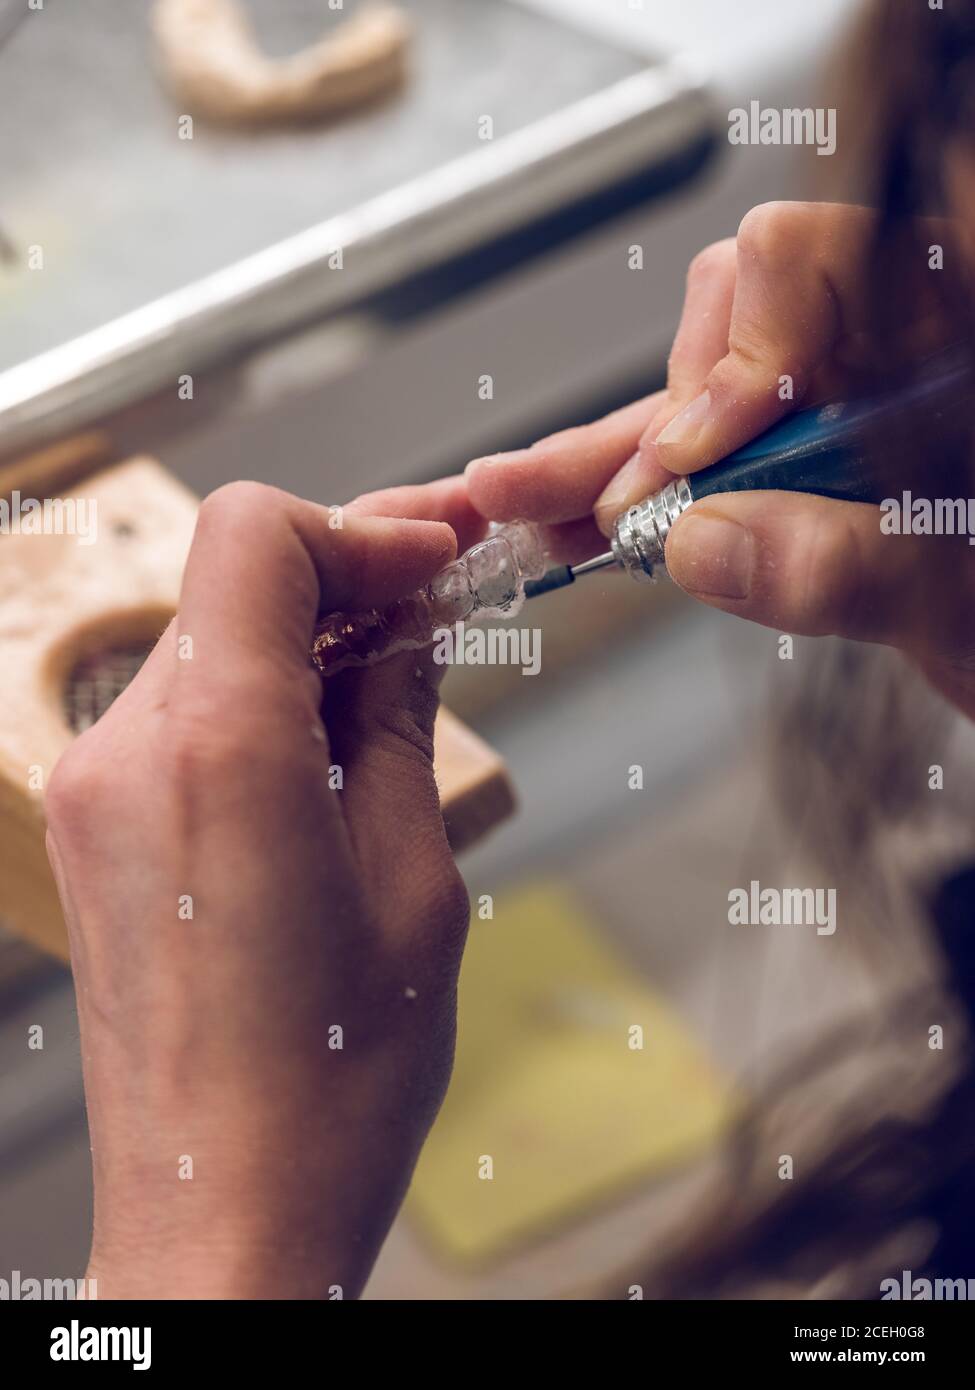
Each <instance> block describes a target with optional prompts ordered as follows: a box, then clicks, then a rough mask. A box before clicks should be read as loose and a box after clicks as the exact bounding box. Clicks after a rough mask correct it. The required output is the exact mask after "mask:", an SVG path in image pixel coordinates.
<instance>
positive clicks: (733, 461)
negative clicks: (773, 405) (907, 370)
mask: <svg viewBox="0 0 975 1390" xmlns="http://www.w3.org/2000/svg"><path fill="white" fill-rule="evenodd" d="M971 390H972V378H971V369H970V367H969V366H968V364H967V363H965V362H963V361H962V360H960V359H959V358H958V357H957V356H955V355H946V356H942V357H940V358H938V359H935V360H934V361H933V362H932V363H931V364H929V366H928V368H927V369H926V370H925V371H923V372H922V373H921V375H920V376H919V377H918V379H917V380H916V381H915V382H913V383H912V384H911V385H910V386H909V387H908V388H906V389H905V390H904V391H902V392H900V393H899V394H897V395H895V396H881V397H872V398H869V399H864V400H856V401H847V402H843V403H840V404H836V405H821V406H813V407H812V408H811V409H809V410H800V411H798V412H797V413H796V414H795V415H790V416H789V417H788V418H787V419H785V420H783V421H781V422H780V423H779V424H777V425H773V426H772V428H771V429H770V430H766V432H765V433H764V434H762V435H759V437H758V438H757V439H753V440H752V442H751V443H750V444H746V445H745V446H744V448H742V449H736V450H735V452H734V453H733V454H729V455H728V457H727V458H724V459H722V460H721V461H720V462H719V463H716V464H713V465H712V467H710V468H705V469H702V470H701V472H700V473H691V474H690V475H689V476H688V482H689V484H690V489H691V495H692V497H693V498H694V500H695V501H697V500H698V498H701V497H709V496H711V495H713V494H714V493H716V492H754V491H758V490H760V489H776V490H779V489H783V490H785V491H788V492H815V493H818V494H819V495H820V496H821V497H839V498H845V499H846V500H847V501H850V502H882V501H884V499H885V498H887V497H889V496H890V495H891V479H890V476H889V472H888V470H887V468H886V460H884V459H883V458H878V457H877V450H876V447H875V441H876V438H877V435H878V432H879V428H880V425H881V422H882V423H883V426H884V428H885V429H886V430H888V431H889V430H890V428H891V424H892V421H895V420H896V417H897V415H898V414H899V413H901V412H903V414H904V417H905V418H917V417H918V416H921V417H923V418H924V419H925V421H926V424H929V425H930V428H931V431H932V434H933V435H934V436H935V437H936V436H937V434H938V430H937V425H938V421H939V418H940V419H942V420H943V422H944V424H945V426H947V427H948V428H950V426H951V424H952V422H953V421H956V420H957V419H958V418H959V415H960V414H961V412H960V411H959V409H958V407H959V406H962V405H963V404H964V401H965V396H966V395H970V393H971ZM945 433H947V429H946V430H945Z"/></svg>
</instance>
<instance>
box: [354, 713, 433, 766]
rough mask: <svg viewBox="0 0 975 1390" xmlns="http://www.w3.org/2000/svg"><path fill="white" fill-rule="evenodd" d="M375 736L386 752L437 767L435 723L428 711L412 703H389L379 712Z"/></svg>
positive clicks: (375, 718)
mask: <svg viewBox="0 0 975 1390" xmlns="http://www.w3.org/2000/svg"><path fill="white" fill-rule="evenodd" d="M370 732H371V736H372V738H373V740H374V742H375V743H376V744H378V746H379V747H380V748H381V750H382V751H383V752H385V753H390V754H392V755H394V756H395V757H400V758H404V759H406V760H407V761H408V762H411V763H414V764H419V765H420V766H422V767H424V768H432V767H433V724H432V718H428V717H427V715H426V714H425V713H421V712H418V711H415V710H413V709H410V708H409V707H408V706H405V705H399V706H385V707H383V708H381V709H379V710H377V711H376V712H375V716H374V723H373V724H372V725H371V730H370Z"/></svg>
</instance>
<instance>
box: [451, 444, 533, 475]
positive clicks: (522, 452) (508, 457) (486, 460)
mask: <svg viewBox="0 0 975 1390" xmlns="http://www.w3.org/2000/svg"><path fill="white" fill-rule="evenodd" d="M529 462H534V459H533V458H532V457H531V450H530V449H512V450H511V451H510V452H509V453H507V454H485V455H484V456H483V457H482V458H478V459H471V461H470V463H469V464H468V465H467V467H466V468H465V469H464V472H465V473H470V471H471V469H473V468H482V467H487V468H497V467H504V466H505V465H507V464H516V463H529Z"/></svg>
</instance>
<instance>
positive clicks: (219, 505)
mask: <svg viewBox="0 0 975 1390" xmlns="http://www.w3.org/2000/svg"><path fill="white" fill-rule="evenodd" d="M276 496H277V489H276V488H273V487H267V486H266V485H265V484H264V483H255V482H248V481H241V482H235V483H224V485H223V486H222V487H218V488H216V489H215V491H213V492H211V493H209V494H208V495H207V496H206V497H204V499H203V501H202V502H201V503H200V510H199V513H198V517H197V529H198V530H199V529H205V530H209V529H211V528H216V527H219V528H223V527H230V526H234V525H238V524H239V523H240V522H242V521H244V520H246V519H247V518H248V517H252V516H255V515H258V514H259V515H261V516H266V515H267V511H268V507H269V506H270V505H271V504H272V502H273V500H274V498H275V497H276Z"/></svg>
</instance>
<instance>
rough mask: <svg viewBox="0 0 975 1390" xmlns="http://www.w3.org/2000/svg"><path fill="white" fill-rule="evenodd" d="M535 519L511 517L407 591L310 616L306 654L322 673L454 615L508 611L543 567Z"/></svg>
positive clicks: (366, 659) (412, 642) (374, 656)
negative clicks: (313, 622) (385, 602)
mask: <svg viewBox="0 0 975 1390" xmlns="http://www.w3.org/2000/svg"><path fill="white" fill-rule="evenodd" d="M545 560H546V557H545V549H544V547H543V545H542V541H541V536H540V533H539V530H538V528H537V527H536V526H533V525H532V523H531V522H528V521H511V522H508V523H507V524H506V525H504V526H493V527H492V530H491V534H490V535H488V536H487V537H486V538H485V539H484V540H483V541H478V543H477V545H472V546H471V548H470V550H467V551H465V552H464V554H463V555H461V556H459V557H458V559H456V560H454V561H453V562H452V563H451V564H449V565H446V566H445V567H444V568H443V569H442V570H440V572H439V573H438V574H435V575H434V577H433V579H431V581H430V583H429V584H428V585H427V586H426V587H425V588H423V589H418V590H417V592H416V593H415V594H411V595H410V597H409V598H405V599H400V600H398V601H397V602H396V603H391V604H389V606H388V607H386V608H383V609H378V608H370V609H367V610H366V611H365V612H364V613H330V614H329V615H328V616H327V617H326V618H323V619H322V621H321V622H320V623H319V624H318V626H317V628H316V629H315V637H314V640H313V642H312V647H311V659H312V661H313V663H314V664H315V665H316V666H317V667H318V669H319V670H320V671H321V672H322V673H323V674H325V675H332V674H333V673H334V672H336V671H341V670H343V669H344V668H345V667H346V666H371V665H372V664H373V663H374V662H377V661H385V660H386V658H387V657H390V656H393V655H394V654H395V653H396V652H402V651H409V650H416V649H417V648H419V647H425V646H427V644H428V643H429V642H431V641H432V640H433V634H434V633H435V632H436V630H437V629H438V628H442V627H450V626H452V625H453V624H454V623H456V622H460V621H461V620H465V621H469V620H471V619H473V620H474V621H477V620H479V619H482V618H509V617H513V616H514V615H515V614H516V613H517V612H518V611H519V609H520V608H521V606H522V604H523V603H524V601H525V581H526V580H529V579H540V578H541V577H542V575H543V574H544V573H545Z"/></svg>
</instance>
